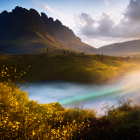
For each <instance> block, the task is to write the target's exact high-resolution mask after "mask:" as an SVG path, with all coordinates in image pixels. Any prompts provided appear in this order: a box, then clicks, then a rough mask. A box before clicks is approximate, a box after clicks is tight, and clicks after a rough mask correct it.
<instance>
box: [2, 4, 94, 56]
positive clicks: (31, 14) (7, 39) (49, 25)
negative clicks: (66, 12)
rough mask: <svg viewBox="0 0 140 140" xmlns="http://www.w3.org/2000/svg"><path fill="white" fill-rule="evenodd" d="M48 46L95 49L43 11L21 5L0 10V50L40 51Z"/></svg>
mask: <svg viewBox="0 0 140 140" xmlns="http://www.w3.org/2000/svg"><path fill="white" fill-rule="evenodd" d="M47 48H49V49H55V50H57V49H60V50H75V51H83V52H85V53H94V52H95V51H96V49H95V48H94V47H92V46H90V45H88V44H85V43H83V42H81V40H80V38H78V37H76V36H75V34H74V33H73V31H72V30H70V29H69V28H68V27H66V26H64V25H62V23H61V22H60V21H59V20H56V21H53V18H48V17H47V15H46V14H45V13H41V16H40V15H39V13H38V12H37V11H36V10H34V9H30V10H27V9H25V8H22V7H18V6H17V7H15V9H13V10H12V12H9V13H8V12H7V11H3V12H2V13H1V14H0V51H1V52H3V53H9V54H21V53H39V52H44V51H46V50H47Z"/></svg>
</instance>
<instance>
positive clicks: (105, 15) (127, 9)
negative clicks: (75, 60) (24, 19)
mask: <svg viewBox="0 0 140 140" xmlns="http://www.w3.org/2000/svg"><path fill="white" fill-rule="evenodd" d="M16 6H20V7H23V8H26V9H28V10H29V9H30V8H33V9H35V10H37V11H38V13H39V14H40V13H41V12H44V13H45V14H46V15H47V16H48V17H52V18H53V19H54V20H56V19H58V20H60V21H61V22H62V24H63V25H65V26H67V27H69V28H70V29H72V30H73V32H74V33H75V35H76V36H78V37H80V38H81V40H82V41H83V42H85V43H87V44H89V45H91V46H93V47H95V48H99V47H102V46H105V45H108V44H113V43H117V42H125V41H128V40H137V39H140V0H0V13H1V12H2V11H4V10H7V11H8V12H11V11H12V9H14V8H15V7H16Z"/></svg>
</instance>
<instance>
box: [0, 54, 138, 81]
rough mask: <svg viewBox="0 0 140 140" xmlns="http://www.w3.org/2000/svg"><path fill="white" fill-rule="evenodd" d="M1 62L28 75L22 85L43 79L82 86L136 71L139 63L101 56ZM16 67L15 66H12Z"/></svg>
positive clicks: (30, 57) (48, 56)
mask: <svg viewBox="0 0 140 140" xmlns="http://www.w3.org/2000/svg"><path fill="white" fill-rule="evenodd" d="M6 58H7V59H5V60H3V61H0V69H3V65H5V67H7V68H8V69H10V68H11V67H17V68H18V69H20V70H22V71H24V70H26V68H29V66H31V67H30V68H29V70H26V71H27V73H26V74H23V76H22V81H21V82H32V81H43V80H67V81H75V82H82V83H103V82H107V81H108V80H110V79H113V78H114V79H115V78H117V77H118V76H120V75H121V74H124V73H125V72H126V71H127V70H129V69H130V68H133V69H135V68H138V62H136V61H134V60H133V59H127V58H119V57H111V56H100V55H78V54H75V55H72V56H71V55H54V54H38V55H19V56H17V55H10V56H9V55H8V57H6ZM15 64H16V65H15Z"/></svg>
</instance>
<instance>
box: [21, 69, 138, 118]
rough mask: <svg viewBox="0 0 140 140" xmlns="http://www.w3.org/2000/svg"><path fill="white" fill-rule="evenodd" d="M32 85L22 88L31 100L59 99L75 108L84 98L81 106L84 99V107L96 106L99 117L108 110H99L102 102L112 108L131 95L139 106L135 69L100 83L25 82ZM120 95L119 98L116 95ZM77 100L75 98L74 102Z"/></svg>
mask: <svg viewBox="0 0 140 140" xmlns="http://www.w3.org/2000/svg"><path fill="white" fill-rule="evenodd" d="M26 84H27V85H29V84H30V86H29V87H27V88H25V89H23V87H20V89H21V90H22V89H23V90H24V91H25V92H28V96H29V99H30V100H34V101H37V100H38V103H42V104H44V103H53V102H59V103H60V104H61V105H62V106H63V107H64V108H69V107H72V108H73V107H74V104H76V103H77V101H78V100H81V101H80V103H79V106H81V105H82V102H84V104H83V107H84V108H88V109H90V108H95V111H96V110H97V112H96V116H97V117H98V115H99V114H102V115H104V114H105V112H104V111H101V110H100V107H103V105H102V104H104V103H106V102H108V104H109V107H111V106H112V105H114V103H115V108H116V107H118V106H119V105H118V104H117V103H118V101H119V100H118V99H120V100H121V101H122V99H123V98H120V96H124V99H127V98H131V99H132V100H133V102H132V103H131V104H130V105H132V106H134V104H137V105H140V94H139V92H140V72H139V71H137V72H136V71H135V72H132V73H129V74H125V75H124V76H123V77H121V78H120V79H118V80H117V81H116V82H113V83H109V84H104V85H99V84H98V85H97V84H83V83H76V82H69V81H39V82H31V83H26ZM118 96H119V98H118V99H117V98H116V97H118ZM74 100H75V101H74Z"/></svg>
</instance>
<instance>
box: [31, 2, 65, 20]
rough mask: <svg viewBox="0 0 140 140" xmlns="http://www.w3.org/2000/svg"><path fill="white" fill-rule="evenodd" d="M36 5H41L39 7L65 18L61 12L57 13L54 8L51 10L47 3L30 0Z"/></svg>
mask: <svg viewBox="0 0 140 140" xmlns="http://www.w3.org/2000/svg"><path fill="white" fill-rule="evenodd" d="M31 1H32V2H33V3H34V4H35V5H36V6H38V7H41V8H45V9H47V10H48V11H49V12H51V13H53V14H56V15H57V16H59V17H61V18H63V19H65V18H67V17H66V16H64V15H62V14H61V13H59V12H58V11H56V10H53V9H52V8H51V7H49V6H48V5H47V4H45V3H43V2H41V1H37V0H31Z"/></svg>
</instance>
